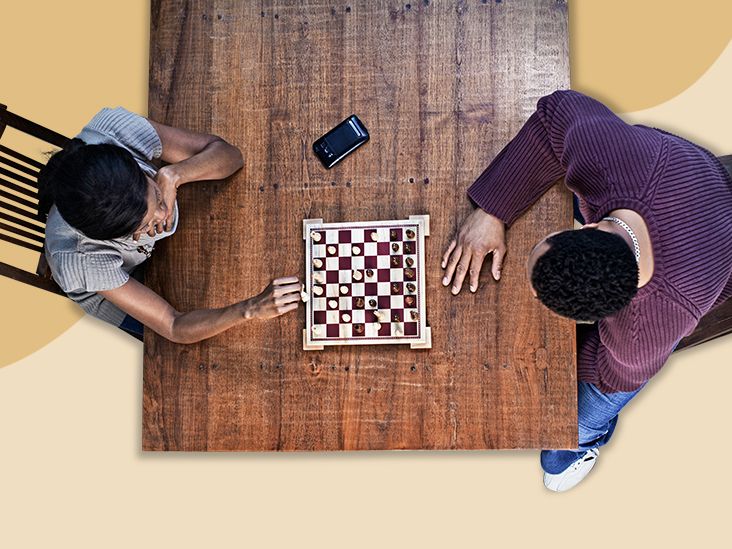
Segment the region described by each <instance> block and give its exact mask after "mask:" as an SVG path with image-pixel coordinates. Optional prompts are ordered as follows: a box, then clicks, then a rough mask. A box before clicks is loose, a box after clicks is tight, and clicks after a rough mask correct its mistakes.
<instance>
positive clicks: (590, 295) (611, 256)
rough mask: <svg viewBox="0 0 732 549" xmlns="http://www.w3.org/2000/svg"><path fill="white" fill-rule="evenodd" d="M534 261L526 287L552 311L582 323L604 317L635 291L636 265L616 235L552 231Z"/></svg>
mask: <svg viewBox="0 0 732 549" xmlns="http://www.w3.org/2000/svg"><path fill="white" fill-rule="evenodd" d="M547 243H548V244H549V245H550V247H549V249H548V250H547V251H546V253H544V254H543V255H542V256H541V257H539V259H538V260H537V261H536V264H535V265H534V270H533V271H532V273H531V284H532V285H533V286H534V289H535V290H536V293H537V296H538V297H539V300H541V302H542V303H543V304H544V305H546V306H547V307H549V308H550V309H551V310H552V311H554V312H555V313H557V314H559V315H562V316H566V317H569V318H572V319H574V320H582V321H596V320H600V319H601V318H604V317H606V316H610V315H612V314H614V313H616V312H618V311H619V310H620V309H622V308H623V307H625V306H626V305H627V304H628V303H630V301H631V299H633V296H635V294H636V292H637V291H638V265H637V264H636V261H635V256H634V255H633V252H632V251H631V250H630V248H629V247H628V245H627V243H626V242H625V241H624V240H623V239H622V238H621V237H620V236H618V235H617V234H613V233H609V232H607V231H600V230H598V229H579V230H572V231H564V232H561V233H557V234H556V235H553V236H551V237H549V238H548V239H547Z"/></svg>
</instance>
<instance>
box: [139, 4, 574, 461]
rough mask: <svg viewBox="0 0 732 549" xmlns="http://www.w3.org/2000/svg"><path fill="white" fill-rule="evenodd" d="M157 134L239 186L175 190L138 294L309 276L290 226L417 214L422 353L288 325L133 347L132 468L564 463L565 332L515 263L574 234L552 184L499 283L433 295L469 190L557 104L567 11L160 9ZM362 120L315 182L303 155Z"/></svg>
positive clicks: (200, 302) (156, 23)
mask: <svg viewBox="0 0 732 549" xmlns="http://www.w3.org/2000/svg"><path fill="white" fill-rule="evenodd" d="M150 57H151V59H150V61H151V67H150V110H149V114H150V117H151V118H153V119H155V120H159V121H161V122H164V123H168V124H173V125H177V126H183V127H187V128H191V129H193V130H200V131H207V132H212V133H215V134H218V135H221V136H223V137H224V138H225V139H227V140H229V141H230V142H232V143H234V144H235V145H237V146H239V147H240V148H241V149H242V151H243V152H244V156H245V168H244V169H243V171H242V172H241V173H239V174H237V175H236V176H234V177H233V178H231V180H229V181H227V182H215V183H196V184H194V185H190V186H188V188H186V189H184V190H182V192H181V193H180V198H179V204H180V210H181V222H180V225H179V228H178V232H177V234H176V235H175V236H174V238H171V239H168V240H167V241H165V242H162V243H161V245H159V247H158V249H157V250H156V254H155V259H154V262H153V265H152V268H151V269H150V270H149V272H148V277H147V282H148V284H149V285H150V287H151V288H153V289H154V290H155V291H158V292H160V293H161V294H162V295H163V296H164V297H166V298H167V299H168V300H170V302H171V303H172V304H173V305H174V306H175V307H177V308H179V309H180V310H191V309H194V308H199V307H214V306H222V305H225V304H228V303H231V302H234V301H237V300H240V299H243V298H245V297H248V296H251V295H253V294H255V293H258V292H259V291H261V290H262V289H263V288H264V286H265V285H266V284H267V282H268V281H269V279H270V278H272V277H276V276H281V275H286V274H297V275H299V276H302V274H303V272H304V271H303V269H304V268H303V254H304V250H303V241H302V238H301V221H302V219H303V218H323V219H324V220H325V221H327V222H336V221H366V220H375V219H401V218H405V217H408V216H409V215H411V214H429V215H430V216H431V224H432V231H431V236H430V237H429V238H428V242H427V247H426V249H427V256H426V259H427V281H426V284H427V300H428V310H427V318H428V322H429V324H430V325H431V326H432V333H433V343H434V347H433V349H431V350H423V351H413V350H410V349H409V348H408V347H403V348H402V347H401V346H400V347H399V348H398V349H394V348H390V349H384V348H383V347H351V348H348V347H342V348H328V349H326V350H324V351H318V352H306V351H303V350H302V349H301V345H302V343H301V331H302V327H303V325H304V318H303V311H302V310H300V311H299V312H298V313H297V314H291V315H289V316H286V317H284V318H282V319H280V320H276V321H271V322H266V323H264V322H263V323H251V324H248V325H243V326H241V327H240V328H236V329H233V330H231V331H229V332H227V333H225V334H222V335H220V336H218V337H216V338H213V339H211V340H209V341H207V342H203V343H200V344H195V345H189V346H180V345H174V344H172V343H169V342H167V341H164V340H162V339H161V338H159V337H157V336H155V335H154V334H151V333H150V332H147V333H146V335H145V359H144V361H145V366H144V404H143V423H144V425H143V447H144V449H147V450H366V449H407V448H412V449H418V448H419V449H457V448H475V449H479V448H540V447H546V448H550V447H551V448H562V447H573V446H575V445H576V441H577V419H576V378H575V340H574V325H573V324H572V323H571V322H569V321H565V320H562V319H560V318H558V317H556V316H554V315H552V314H551V313H549V312H548V311H547V310H545V309H543V308H541V307H540V306H539V304H538V302H536V301H535V300H534V299H533V298H532V296H531V293H530V291H529V287H528V282H527V279H526V272H525V268H524V262H525V258H526V255H527V254H528V252H529V250H530V249H531V247H532V246H533V245H534V244H535V242H536V241H537V240H538V239H540V238H541V237H542V236H544V235H545V234H546V233H547V232H550V231H554V230H558V229H561V228H567V227H569V226H570V225H571V200H570V196H569V194H568V192H567V191H566V190H564V189H563V188H561V187H560V186H555V187H554V188H553V189H552V190H551V191H550V192H548V193H547V194H546V195H545V196H544V197H543V198H542V199H541V200H540V201H539V202H538V203H537V204H536V205H535V206H534V207H533V208H532V209H531V210H530V211H529V212H528V213H527V214H526V215H525V216H523V218H522V219H521V220H520V222H518V223H517V224H516V225H515V226H514V227H512V228H511V230H510V231H509V236H508V246H509V254H508V256H507V262H506V265H505V268H504V277H503V280H502V281H501V282H500V284H496V283H494V282H492V281H491V280H490V273H489V272H488V269H484V271H485V272H484V273H483V276H482V285H481V289H480V290H479V291H478V292H477V294H475V295H471V294H469V293H467V292H466V293H463V294H461V295H460V296H459V297H456V298H453V297H452V296H450V294H449V293H448V292H447V291H446V290H445V289H444V288H442V286H441V284H440V278H441V275H442V271H441V269H440V267H439V263H440V256H441V253H442V250H443V247H444V246H445V245H446V244H447V243H448V241H449V239H450V238H451V236H452V235H453V233H454V232H455V230H456V229H457V227H458V226H459V224H460V222H461V221H462V219H463V218H464V217H465V216H466V215H467V214H468V213H469V211H470V210H471V205H470V203H469V201H468V200H467V198H466V194H465V190H466V188H467V186H468V185H469V184H470V183H471V182H472V181H473V180H474V179H475V178H476V177H477V175H478V174H479V173H480V172H481V171H482V170H483V168H485V166H486V165H487V164H488V163H489V162H490V160H491V159H492V158H493V157H494V156H495V155H496V154H497V153H498V152H499V151H500V149H501V148H502V147H503V146H504V145H505V144H506V143H507V142H508V141H509V140H510V139H511V138H512V137H513V136H514V135H515V134H516V132H517V131H518V130H519V128H520V127H521V125H522V124H523V122H524V121H525V120H526V119H527V118H528V116H529V115H530V114H531V113H532V112H533V110H534V108H535V105H536V101H537V100H538V99H539V97H541V96H542V95H545V94H547V93H550V92H551V91H553V90H555V89H558V88H567V87H569V66H568V51H567V7H566V5H565V3H564V2H556V1H553V0H552V1H542V2H533V1H532V2H529V1H526V2H481V1H473V2H468V1H462V2H442V1H439V2H438V1H432V2H427V1H424V0H421V1H419V2H417V1H416V0H415V1H414V2H412V3H411V4H406V3H395V2H386V1H381V0H379V1H359V2H356V1H354V2H350V3H342V2H324V1H318V2H315V1H312V2H309V1H303V2H284V1H279V2H272V1H264V2H261V3H260V2H257V3H256V6H255V3H254V2H234V1H231V2H225V1H220V0H210V1H207V2H186V3H183V2H173V1H169V0H153V2H152V29H151V51H150ZM352 113H355V114H357V115H358V116H359V117H360V118H361V120H362V121H363V122H364V124H365V125H366V127H367V128H368V129H369V131H370V133H371V141H370V142H369V143H368V144H366V145H365V146H364V147H362V148H361V149H359V150H358V151H357V152H356V153H355V154H354V155H353V156H351V157H349V158H348V159H346V160H345V161H344V162H342V163H341V164H339V165H338V166H336V167H335V168H334V169H332V170H330V171H326V170H324V169H323V168H322V166H320V164H319V162H318V161H317V159H316V158H315V156H314V155H313V153H312V149H311V146H312V142H313V141H314V140H315V139H317V138H318V137H319V136H320V135H322V134H323V133H325V132H326V131H327V130H328V129H330V128H331V127H333V126H334V125H335V124H337V123H338V122H340V121H341V120H343V119H344V118H345V117H346V116H348V115H350V114H352Z"/></svg>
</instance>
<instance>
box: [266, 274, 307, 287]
mask: <svg viewBox="0 0 732 549" xmlns="http://www.w3.org/2000/svg"><path fill="white" fill-rule="evenodd" d="M299 281H300V280H299V279H298V278H297V277H296V276H285V277H282V278H275V279H274V280H273V281H272V284H273V285H275V286H282V285H283V284H295V283H296V282H299Z"/></svg>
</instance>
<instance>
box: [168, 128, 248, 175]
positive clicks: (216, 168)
mask: <svg viewBox="0 0 732 549" xmlns="http://www.w3.org/2000/svg"><path fill="white" fill-rule="evenodd" d="M242 165H243V159H242V155H241V152H240V151H239V149H237V148H236V147H234V146H233V145H230V144H229V143H227V142H226V141H224V140H222V139H216V140H215V141H212V142H211V143H209V144H208V145H206V147H204V148H203V149H202V150H201V152H199V153H197V154H195V155H193V156H191V157H190V158H187V159H186V160H183V161H181V162H177V163H175V164H169V165H167V166H164V167H163V168H161V170H165V171H167V172H168V175H169V176H170V178H171V179H172V180H173V181H174V182H175V185H176V187H180V186H181V185H185V184H186V183H190V182H191V181H209V180H216V179H225V178H226V177H229V176H230V175H231V174H233V173H234V172H236V171H237V170H239V169H240V168H241V167H242Z"/></svg>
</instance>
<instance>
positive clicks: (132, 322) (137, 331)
mask: <svg viewBox="0 0 732 549" xmlns="http://www.w3.org/2000/svg"><path fill="white" fill-rule="evenodd" d="M119 328H120V330H122V331H124V332H127V333H128V334H130V335H131V336H132V337H134V338H135V339H139V340H140V341H142V334H143V330H144V326H143V324H142V322H140V321H139V320H137V319H136V318H134V317H131V316H130V315H127V316H125V318H124V319H123V320H122V324H120V325H119Z"/></svg>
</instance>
